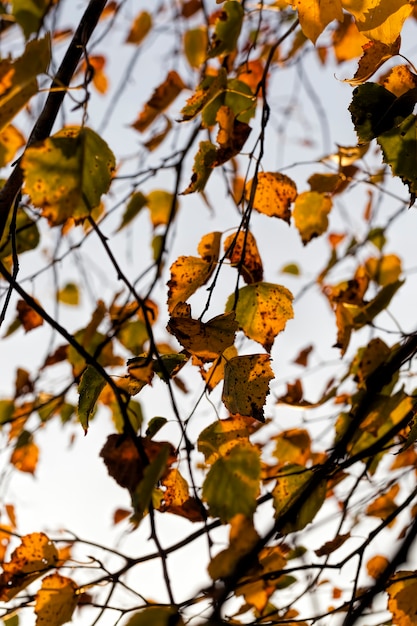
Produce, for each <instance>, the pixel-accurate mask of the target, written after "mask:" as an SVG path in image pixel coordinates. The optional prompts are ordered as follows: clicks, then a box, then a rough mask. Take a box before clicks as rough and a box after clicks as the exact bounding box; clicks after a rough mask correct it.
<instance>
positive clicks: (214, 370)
mask: <svg viewBox="0 0 417 626" xmlns="http://www.w3.org/2000/svg"><path fill="white" fill-rule="evenodd" d="M237 355H238V354H237V350H236V347H235V346H234V345H233V346H230V347H229V348H226V350H225V351H224V352H223V354H222V355H221V356H219V357H218V358H217V359H215V360H214V361H213V363H212V364H211V365H210V367H209V368H208V369H207V370H206V369H203V368H202V367H201V368H200V374H201V376H202V377H203V380H204V381H205V383H206V389H207V391H209V392H210V391H213V389H214V388H215V387H216V386H217V385H218V384H219V382H220V381H221V380H223V378H224V366H225V364H226V362H227V361H228V360H229V359H232V358H233V357H235V356H237Z"/></svg>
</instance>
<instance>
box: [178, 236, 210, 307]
mask: <svg viewBox="0 0 417 626" xmlns="http://www.w3.org/2000/svg"><path fill="white" fill-rule="evenodd" d="M220 237H221V234H220V233H218V232H214V233H210V234H208V235H205V236H204V237H203V238H202V240H201V241H200V244H199V250H198V251H199V253H200V255H201V258H199V257H192V256H181V257H179V258H178V259H177V260H176V261H175V262H174V263H173V264H172V265H171V269H170V271H171V278H170V280H169V281H168V287H169V290H168V309H169V312H170V313H172V311H173V310H174V308H175V306H176V305H177V304H178V302H186V301H187V300H188V298H189V297H190V296H191V295H192V294H193V293H195V292H196V291H197V289H198V288H199V287H201V286H202V285H205V283H206V282H207V281H208V280H209V278H210V276H211V275H212V273H213V271H214V269H215V265H216V263H217V261H218V258H219V251H220Z"/></svg>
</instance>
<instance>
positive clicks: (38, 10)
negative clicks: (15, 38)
mask: <svg viewBox="0 0 417 626" xmlns="http://www.w3.org/2000/svg"><path fill="white" fill-rule="evenodd" d="M50 7H51V2H50V0H12V15H14V17H15V19H16V22H17V23H18V24H19V25H20V26H21V28H22V30H23V33H24V35H25V37H26V39H29V37H30V35H31V34H32V33H36V32H37V31H38V30H39V27H40V26H41V25H42V21H43V18H44V16H45V14H46V13H47V11H48V9H49V8H50Z"/></svg>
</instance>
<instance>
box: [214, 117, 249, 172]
mask: <svg viewBox="0 0 417 626" xmlns="http://www.w3.org/2000/svg"><path fill="white" fill-rule="evenodd" d="M235 115H236V114H235V112H234V111H233V110H232V109H231V108H230V107H229V106H227V105H223V106H221V107H220V108H219V110H218V111H217V115H216V121H217V122H218V124H219V132H218V133H217V137H216V140H217V143H218V144H219V146H220V147H219V148H218V149H217V156H216V161H215V166H218V165H221V164H222V163H226V162H227V161H229V160H230V159H231V158H233V157H234V156H236V155H237V154H240V152H241V150H242V148H243V146H244V144H245V142H246V140H247V138H248V137H249V135H250V132H251V128H250V126H248V124H246V123H245V122H241V121H239V120H238V119H237V118H236V117H235Z"/></svg>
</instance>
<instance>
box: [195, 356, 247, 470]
mask: <svg viewBox="0 0 417 626" xmlns="http://www.w3.org/2000/svg"><path fill="white" fill-rule="evenodd" d="M231 360H232V359H231ZM254 424H256V422H255V421H254V420H253V419H252V418H250V417H243V416H242V415H232V416H231V417H228V418H227V419H222V420H216V421H215V422H214V423H213V424H210V426H207V428H205V429H204V430H203V431H202V432H201V433H200V435H199V437H198V450H199V452H201V453H202V454H204V458H205V461H206V463H208V464H209V465H212V464H213V463H214V462H215V461H216V460H217V459H218V458H219V457H220V456H227V455H228V453H229V452H230V450H231V449H232V448H234V446H236V445H239V444H241V443H242V442H247V443H250V442H249V435H251V434H252V433H253V432H254V430H255V426H254Z"/></svg>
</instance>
